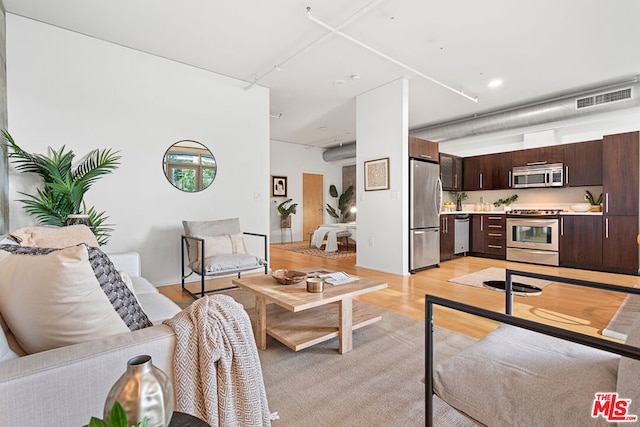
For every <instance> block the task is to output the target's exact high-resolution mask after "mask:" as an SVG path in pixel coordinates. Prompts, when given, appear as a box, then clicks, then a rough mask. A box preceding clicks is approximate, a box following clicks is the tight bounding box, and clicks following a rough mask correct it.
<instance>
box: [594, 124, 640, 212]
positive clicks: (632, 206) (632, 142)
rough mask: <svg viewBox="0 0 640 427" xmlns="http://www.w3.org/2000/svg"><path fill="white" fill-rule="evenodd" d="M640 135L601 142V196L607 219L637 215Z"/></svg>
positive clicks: (612, 136)
mask: <svg viewBox="0 0 640 427" xmlns="http://www.w3.org/2000/svg"><path fill="white" fill-rule="evenodd" d="M639 135H640V132H638V131H636V132H629V133H622V134H617V135H606V136H605V137H604V138H603V139H602V192H603V193H604V200H603V213H604V214H605V215H638V197H639V196H638V194H639V184H638V183H639V173H640V172H639V171H638V166H639V160H638V154H639V151H640V139H639Z"/></svg>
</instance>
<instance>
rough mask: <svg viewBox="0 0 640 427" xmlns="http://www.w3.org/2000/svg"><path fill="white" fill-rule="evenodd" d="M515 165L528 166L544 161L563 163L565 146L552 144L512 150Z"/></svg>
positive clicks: (512, 159)
mask: <svg viewBox="0 0 640 427" xmlns="http://www.w3.org/2000/svg"><path fill="white" fill-rule="evenodd" d="M511 161H512V162H513V166H527V165H531V164H542V163H563V162H564V146H562V145H551V146H549V147H538V148H528V149H526V150H517V151H512V152H511Z"/></svg>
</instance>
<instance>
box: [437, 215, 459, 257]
mask: <svg viewBox="0 0 640 427" xmlns="http://www.w3.org/2000/svg"><path fill="white" fill-rule="evenodd" d="M455 230H456V227H455V215H441V216H440V261H447V260H450V259H452V258H453V253H454V251H455Z"/></svg>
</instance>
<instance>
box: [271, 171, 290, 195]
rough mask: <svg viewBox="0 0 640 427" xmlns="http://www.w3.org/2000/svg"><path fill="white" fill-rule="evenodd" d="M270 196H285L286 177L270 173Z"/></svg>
mask: <svg viewBox="0 0 640 427" xmlns="http://www.w3.org/2000/svg"><path fill="white" fill-rule="evenodd" d="M271 197H287V177H286V176H275V175H271Z"/></svg>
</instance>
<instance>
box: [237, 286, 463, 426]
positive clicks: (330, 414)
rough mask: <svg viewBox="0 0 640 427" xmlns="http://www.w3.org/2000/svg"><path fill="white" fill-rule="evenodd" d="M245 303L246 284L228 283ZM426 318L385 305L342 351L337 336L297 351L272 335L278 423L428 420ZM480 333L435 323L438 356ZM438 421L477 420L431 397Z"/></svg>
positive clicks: (265, 363) (268, 366) (270, 380)
mask: <svg viewBox="0 0 640 427" xmlns="http://www.w3.org/2000/svg"><path fill="white" fill-rule="evenodd" d="M224 293H225V294H227V295H231V296H232V297H233V298H235V299H236V300H237V301H238V302H240V303H241V304H243V305H244V306H245V308H250V307H253V306H254V301H255V300H254V297H253V296H252V295H251V294H249V293H248V292H246V291H242V290H232V291H225V292H224ZM424 326H425V325H424V322H422V321H419V320H415V319H412V318H410V317H407V316H403V315H400V314H396V313H392V312H390V311H385V312H384V313H383V316H382V320H381V321H379V322H376V323H374V324H372V325H368V326H366V327H363V328H360V329H358V330H356V331H354V334H353V350H352V351H351V352H349V353H345V354H342V355H341V354H339V353H338V351H337V348H338V341H337V338H336V339H332V340H330V341H327V342H325V343H321V344H318V345H316V346H313V347H309V348H306V349H304V350H302V351H299V352H294V351H292V350H290V349H289V348H287V347H285V346H284V345H282V344H280V343H279V342H277V341H275V340H274V339H272V338H271V337H269V338H268V341H267V349H266V350H264V351H259V355H260V361H261V364H262V371H263V377H264V382H265V388H266V390H267V399H268V401H269V410H270V411H271V412H277V413H278V415H279V419H277V420H275V421H273V422H272V426H274V427H285V426H286V427H288V426H363V427H364V426H367V427H369V426H424V425H425V388H424V383H423V382H422V381H423V378H424V375H425V359H424V356H425V350H424V342H425V336H424V331H425V329H424ZM475 341H476V340H475V339H474V338H470V337H467V336H466V335H462V334H459V333H456V332H452V331H449V330H447V329H443V328H438V327H436V328H435V333H434V342H435V349H434V356H435V359H436V362H438V361H440V360H442V359H444V358H445V357H448V356H451V355H453V354H455V353H457V352H458V351H460V350H462V349H463V348H465V347H467V346H469V345H471V344H473V343H474V342H475ZM434 416H435V420H436V421H437V422H436V425H438V426H452V425H456V426H466V425H474V424H473V423H470V422H469V420H468V419H467V418H466V417H464V416H462V415H460V414H459V413H458V412H456V411H455V410H453V409H452V408H451V407H449V406H448V405H446V404H445V403H444V402H442V401H441V400H439V399H437V398H434Z"/></svg>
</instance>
